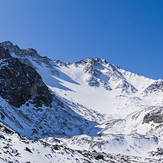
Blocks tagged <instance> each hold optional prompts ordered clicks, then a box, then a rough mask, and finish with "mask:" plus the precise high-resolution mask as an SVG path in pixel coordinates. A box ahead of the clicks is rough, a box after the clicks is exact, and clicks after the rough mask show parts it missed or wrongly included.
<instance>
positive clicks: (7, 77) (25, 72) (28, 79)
mask: <svg viewBox="0 0 163 163" xmlns="http://www.w3.org/2000/svg"><path fill="white" fill-rule="evenodd" d="M0 95H1V96H2V97H3V98H4V99H5V100H6V101H7V102H8V103H9V104H10V105H13V106H14V107H17V108H18V107H20V106H21V105H22V104H24V103H25V102H26V101H28V100H31V102H32V103H34V104H35V105H36V106H42V105H45V106H48V107H49V106H51V102H52V95H51V94H50V91H49V90H48V88H47V86H46V85H45V84H44V83H43V81H42V78H41V76H40V75H39V74H38V73H37V72H36V71H35V70H34V69H33V68H32V67H31V66H27V65H26V64H24V63H22V62H20V61H19V60H18V59H17V58H12V57H11V56H10V54H9V51H8V50H7V49H4V48H3V47H1V46H0Z"/></svg>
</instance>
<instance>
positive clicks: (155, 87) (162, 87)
mask: <svg viewBox="0 0 163 163" xmlns="http://www.w3.org/2000/svg"><path fill="white" fill-rule="evenodd" d="M144 92H145V93H153V92H163V80H158V81H155V82H154V83H153V84H151V85H150V86H148V87H147V88H146V89H145V91H144Z"/></svg>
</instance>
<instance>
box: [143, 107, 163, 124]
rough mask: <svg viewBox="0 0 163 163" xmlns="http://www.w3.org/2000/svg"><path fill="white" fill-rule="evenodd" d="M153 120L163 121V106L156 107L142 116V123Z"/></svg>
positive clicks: (155, 121) (156, 121)
mask: <svg viewBox="0 0 163 163" xmlns="http://www.w3.org/2000/svg"><path fill="white" fill-rule="evenodd" d="M151 121H153V122H154V123H162V122H163V108H162V107H160V108H157V109H155V110H153V111H151V112H149V113H147V114H146V115H145V116H144V119H143V123H149V122H151Z"/></svg>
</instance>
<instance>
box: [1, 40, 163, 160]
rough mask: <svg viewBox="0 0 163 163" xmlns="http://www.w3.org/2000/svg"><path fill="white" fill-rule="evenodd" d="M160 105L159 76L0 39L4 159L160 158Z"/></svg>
mask: <svg viewBox="0 0 163 163" xmlns="http://www.w3.org/2000/svg"><path fill="white" fill-rule="evenodd" d="M162 105H163V81H162V80H161V79H160V80H153V79H149V78H146V77H143V76H140V75H138V74H134V73H131V72H128V71H125V70H123V69H121V68H119V67H117V66H116V65H113V64H110V63H108V62H107V61H106V60H105V59H103V58H97V59H93V58H89V59H87V60H81V61H78V62H75V63H64V62H61V61H59V60H51V59H49V58H47V57H41V56H40V55H39V54H38V53H37V51H36V50H34V49H20V48H19V47H18V46H15V45H13V44H12V43H11V42H9V41H7V42H3V43H0V121H1V136H0V144H1V148H0V159H1V160H2V161H3V162H10V161H13V162H41V161H42V162H162V161H163V160H162V154H163V149H162V146H163V140H162V133H163V132H162V131H163V120H162V117H163V113H162Z"/></svg>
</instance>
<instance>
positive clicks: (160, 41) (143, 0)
mask: <svg viewBox="0 0 163 163" xmlns="http://www.w3.org/2000/svg"><path fill="white" fill-rule="evenodd" d="M0 16H1V17H0V42H2V41H6V40H9V41H11V42H13V43H14V44H15V45H18V46H19V47H20V48H34V49H36V50H37V51H38V53H39V54H40V55H42V56H48V57H49V58H51V59H60V60H62V61H64V62H74V61H78V60H81V59H87V58H89V57H93V58H97V57H98V58H100V57H102V58H105V59H106V60H107V61H108V62H110V63H113V64H116V65H117V66H119V67H121V68H123V69H125V70H128V71H131V72H134V73H139V74H140V75H143V76H146V77H149V78H153V79H159V78H162V79H163V72H162V70H163V63H162V62H163V0H14V1H13V0H0Z"/></svg>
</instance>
